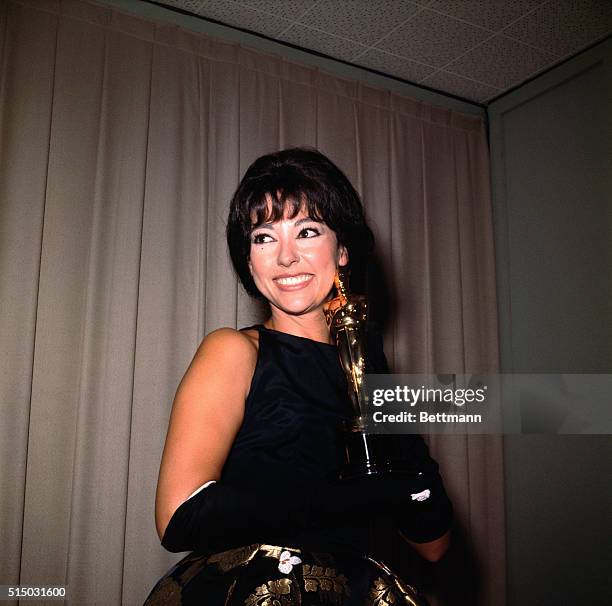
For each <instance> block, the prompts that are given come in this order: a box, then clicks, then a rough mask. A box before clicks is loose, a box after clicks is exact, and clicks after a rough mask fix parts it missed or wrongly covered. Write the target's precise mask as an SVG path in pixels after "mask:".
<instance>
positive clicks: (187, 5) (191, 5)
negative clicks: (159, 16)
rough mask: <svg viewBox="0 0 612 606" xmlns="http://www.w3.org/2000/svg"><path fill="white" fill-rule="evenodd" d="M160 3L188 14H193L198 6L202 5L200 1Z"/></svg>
mask: <svg viewBox="0 0 612 606" xmlns="http://www.w3.org/2000/svg"><path fill="white" fill-rule="evenodd" d="M161 3H162V4H167V5H168V6H176V7H177V8H180V9H182V10H184V11H189V12H190V13H195V12H196V10H197V9H198V8H199V7H200V4H202V0H161Z"/></svg>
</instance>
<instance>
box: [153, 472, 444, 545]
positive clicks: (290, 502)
mask: <svg viewBox="0 0 612 606" xmlns="http://www.w3.org/2000/svg"><path fill="white" fill-rule="evenodd" d="M426 486H430V487H431V488H426ZM440 487H442V484H441V482H439V476H438V475H437V472H436V473H435V474H430V475H428V476H426V475H425V474H424V475H423V476H419V477H417V478H410V477H402V476H393V475H389V476H383V477H368V478H364V479H361V480H358V481H355V482H350V483H338V484H335V485H332V486H329V487H328V488H326V489H325V490H314V491H312V493H311V494H310V495H308V494H304V493H303V492H301V491H300V492H294V493H292V491H291V490H290V489H289V488H287V487H283V489H282V494H281V495H278V494H276V493H273V492H269V491H266V490H262V491H255V490H253V489H248V488H243V487H237V486H228V485H225V484H223V483H222V482H216V483H214V484H211V485H210V486H207V487H206V488H204V489H203V490H201V491H200V492H198V493H197V494H195V495H194V496H192V497H191V498H190V499H188V500H187V501H185V502H184V503H183V504H181V505H180V506H179V507H178V509H177V510H176V511H175V512H174V515H173V516H172V518H171V520H170V522H169V524H168V527H167V528H166V531H165V533H164V536H163V538H162V546H163V547H165V548H166V549H167V550H168V551H172V552H179V551H189V550H195V549H200V550H204V551H207V552H211V553H212V552H215V551H220V550H224V549H228V548H230V547H237V546H240V545H247V544H250V543H257V542H270V537H271V536H274V535H279V534H281V535H282V534H293V533H295V532H299V531H303V530H308V529H314V528H319V529H320V528H324V527H326V526H329V527H337V526H344V525H349V526H350V525H353V524H359V523H363V522H364V521H365V520H369V519H370V518H372V517H373V516H378V515H390V516H394V517H395V516H401V518H402V519H407V520H409V521H410V525H409V526H407V527H406V528H407V532H408V533H409V534H410V535H414V534H415V533H423V532H425V531H426V530H427V529H429V528H430V527H432V525H433V524H435V523H436V522H437V521H436V519H435V516H436V512H437V509H436V508H431V507H430V506H429V503H427V505H422V503H424V502H426V501H427V500H428V499H430V498H432V496H437V494H438V493H439V492H440ZM427 490H430V495H428V496H426V495H425V492H426V491H427ZM443 490H444V489H443V487H442V492H443ZM418 495H421V497H419V496H418ZM445 495H446V493H444V496H445ZM423 516H425V518H426V520H425V522H424V521H423V520H424V519H425V518H423ZM422 518H423V520H422ZM419 520H421V521H420V522H419ZM425 526H427V528H425ZM415 529H416V530H415ZM428 532H430V531H429V530H428ZM418 536H421V535H418ZM409 538H410V537H409ZM415 540H418V539H415Z"/></svg>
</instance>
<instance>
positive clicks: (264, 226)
mask: <svg viewBox="0 0 612 606" xmlns="http://www.w3.org/2000/svg"><path fill="white" fill-rule="evenodd" d="M303 223H321V221H317V220H316V219H313V218H312V217H304V218H302V219H298V220H297V221H296V222H295V223H294V224H293V226H294V227H298V226H299V225H302V224H303ZM256 229H274V223H262V224H261V225H256V226H253V227H252V228H251V231H254V230H256Z"/></svg>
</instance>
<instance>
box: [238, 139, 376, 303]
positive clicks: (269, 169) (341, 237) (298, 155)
mask: <svg viewBox="0 0 612 606" xmlns="http://www.w3.org/2000/svg"><path fill="white" fill-rule="evenodd" d="M267 196H269V198H270V199H271V200H272V205H271V209H270V212H268V204H267V201H266V198H267ZM302 206H304V207H305V210H306V211H307V212H308V215H309V216H310V217H312V218H313V219H314V220H316V221H323V222H324V223H325V224H326V225H327V226H328V227H330V229H332V230H333V231H334V232H335V233H336V238H337V240H338V243H339V244H341V245H343V246H345V247H346V249H347V251H348V255H349V268H350V275H351V284H352V285H356V284H362V283H363V280H364V278H365V271H366V263H367V258H368V255H369V254H370V252H371V250H372V248H373V245H374V236H373V235H372V231H371V230H370V228H369V227H368V226H367V225H366V222H365V217H364V213H363V206H362V204H361V200H360V198H359V194H358V193H357V192H356V191H355V188H354V187H353V186H352V185H351V182H350V181H349V180H348V179H347V177H346V175H345V174H344V173H343V172H342V171H341V170H340V169H339V168H338V167H337V166H336V165H335V164H334V163H333V162H332V161H331V160H330V159H329V158H327V157H325V156H324V155H323V154H322V153H320V152H319V151H317V150H315V149H308V148H292V149H285V150H282V151H279V152H276V153H273V154H268V155H266V156H262V157H261V158H258V159H257V160H255V162H253V164H251V166H249V168H248V170H247V171H246V173H245V175H244V177H243V178H242V181H241V182H240V185H239V186H238V189H237V190H236V193H235V194H234V197H233V198H232V202H231V205H230V211H229V217H228V221H227V243H228V246H229V251H230V256H231V258H232V263H233V264H234V269H235V270H236V273H237V274H238V277H239V279H240V281H241V282H242V285H243V286H244V288H245V290H246V291H247V293H249V295H251V296H253V297H257V298H262V295H261V293H260V292H259V290H258V289H257V287H256V286H255V282H254V281H253V278H252V276H251V272H250V271H249V266H248V261H249V256H250V252H251V231H252V230H253V229H254V228H255V227H257V226H258V225H261V224H262V223H267V222H274V221H278V220H280V219H282V217H283V213H284V211H285V208H286V207H288V208H289V215H288V216H289V218H293V217H295V216H296V215H297V214H298V213H299V212H300V209H301V208H302ZM252 216H255V217H256V221H255V223H253V222H252V220H251V217H252Z"/></svg>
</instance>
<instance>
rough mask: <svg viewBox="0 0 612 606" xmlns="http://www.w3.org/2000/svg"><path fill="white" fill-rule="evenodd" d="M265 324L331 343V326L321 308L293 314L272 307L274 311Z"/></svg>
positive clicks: (273, 328)
mask: <svg viewBox="0 0 612 606" xmlns="http://www.w3.org/2000/svg"><path fill="white" fill-rule="evenodd" d="M264 326H266V328H271V329H272V330H277V331H279V332H286V333H288V334H290V335H295V336H296V337H306V338H307V339H312V340H313V341H320V342H321V343H331V338H330V335H329V328H328V327H327V323H326V322H325V316H324V315H323V312H322V311H321V310H317V311H316V312H312V313H307V314H302V315H299V316H292V315H290V314H287V313H284V312H282V311H281V310H278V309H276V308H274V307H272V313H271V315H270V317H269V318H268V319H267V320H266V321H265V322H264Z"/></svg>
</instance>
